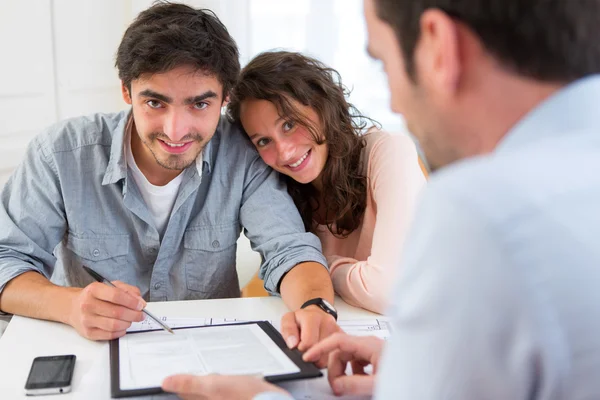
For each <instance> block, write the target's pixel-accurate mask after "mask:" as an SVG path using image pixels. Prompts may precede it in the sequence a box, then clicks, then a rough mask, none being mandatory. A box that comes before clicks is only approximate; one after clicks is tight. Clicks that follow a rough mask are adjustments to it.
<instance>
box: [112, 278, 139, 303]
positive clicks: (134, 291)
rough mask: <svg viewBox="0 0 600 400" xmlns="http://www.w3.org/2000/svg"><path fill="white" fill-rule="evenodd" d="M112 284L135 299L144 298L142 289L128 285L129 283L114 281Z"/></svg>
mask: <svg viewBox="0 0 600 400" xmlns="http://www.w3.org/2000/svg"><path fill="white" fill-rule="evenodd" d="M112 284H113V285H115V286H116V287H118V288H119V289H122V290H124V291H126V292H127V293H129V294H131V295H133V296H134V297H139V298H141V297H142V292H140V289H138V288H137V287H136V286H132V285H128V284H127V283H124V282H121V281H112ZM142 300H143V299H142Z"/></svg>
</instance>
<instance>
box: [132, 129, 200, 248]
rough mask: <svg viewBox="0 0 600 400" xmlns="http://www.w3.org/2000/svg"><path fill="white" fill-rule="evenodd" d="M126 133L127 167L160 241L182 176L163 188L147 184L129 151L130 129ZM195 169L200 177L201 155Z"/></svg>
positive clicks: (178, 176)
mask: <svg viewBox="0 0 600 400" xmlns="http://www.w3.org/2000/svg"><path fill="white" fill-rule="evenodd" d="M130 125H131V124H130ZM128 131H129V132H128V134H127V138H126V139H125V140H126V145H125V151H126V153H127V154H126V157H127V166H128V167H129V168H130V169H131V174H132V176H133V180H134V181H135V183H136V185H137V187H138V189H139V190H140V193H141V194H142V198H143V199H144V202H145V203H146V206H147V207H148V210H149V211H150V214H151V215H152V219H153V220H154V224H155V225H156V229H157V230H158V233H159V235H160V238H161V239H162V237H163V235H164V233H165V230H166V229H167V223H168V222H169V217H170V216H171V211H172V210H173V205H174V204H175V200H176V199H177V193H178V192H179V186H180V185H181V180H182V179H183V174H181V173H180V174H179V175H177V176H176V177H175V178H173V180H171V182H169V183H167V184H166V185H164V186H156V185H153V184H151V183H150V182H148V179H147V178H146V176H145V175H144V174H143V173H142V171H140V169H139V168H138V166H137V163H136V162H135V158H133V152H132V151H131V134H132V132H131V128H129V129H128ZM196 168H197V169H198V174H199V175H200V176H202V153H200V154H199V155H198V158H197V159H196Z"/></svg>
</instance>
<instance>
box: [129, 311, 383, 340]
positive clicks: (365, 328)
mask: <svg viewBox="0 0 600 400" xmlns="http://www.w3.org/2000/svg"><path fill="white" fill-rule="evenodd" d="M160 319H161V320H162V321H163V322H165V323H166V324H167V325H169V327H171V328H181V327H189V326H205V325H221V324H231V323H235V322H247V321H244V320H239V319H235V318H212V317H208V318H169V317H164V316H163V317H161V318H160ZM269 322H270V323H271V324H272V325H273V326H274V327H275V328H276V329H277V330H278V331H281V329H280V326H279V321H269ZM338 325H339V326H340V328H342V330H343V331H344V332H346V333H347V334H349V335H355V336H370V335H373V336H377V337H378V338H381V339H388V338H389V337H390V334H391V328H390V320H389V318H385V317H379V318H369V319H347V320H342V319H341V320H339V321H338ZM156 329H162V328H161V327H160V325H158V324H157V323H156V322H154V321H153V320H151V319H149V318H146V319H145V320H144V321H142V322H134V323H132V324H131V327H129V329H127V332H137V331H148V330H156Z"/></svg>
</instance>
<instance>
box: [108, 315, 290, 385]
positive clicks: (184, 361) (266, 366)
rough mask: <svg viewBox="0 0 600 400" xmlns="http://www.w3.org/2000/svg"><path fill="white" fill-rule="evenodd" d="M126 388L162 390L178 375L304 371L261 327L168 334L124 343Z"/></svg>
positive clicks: (139, 336) (129, 337)
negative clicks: (156, 388)
mask: <svg viewBox="0 0 600 400" xmlns="http://www.w3.org/2000/svg"><path fill="white" fill-rule="evenodd" d="M119 369H120V387H121V390H131V389H141V388H151V387H158V386H160V385H161V383H162V381H163V380H164V379H165V378H166V377H167V376H170V375H174V374H181V373H185V374H196V375H207V374H212V373H217V374H228V375H236V374H243V375H263V376H271V375H284V374H293V373H297V372H300V369H299V368H298V367H297V366H296V365H295V364H294V363H293V362H292V361H291V360H290V359H289V358H288V357H287V356H286V355H285V354H284V353H283V351H282V350H281V349H280V348H279V347H278V346H277V345H276V344H275V342H273V340H271V338H270V337H269V336H268V335H267V334H266V333H265V332H264V331H263V330H262V329H261V328H260V327H259V326H258V325H256V324H249V325H229V326H222V327H211V328H210V329H178V330H177V331H176V332H175V334H174V335H173V334H170V333H168V332H165V331H163V330H161V331H154V332H146V333H143V334H131V335H125V336H124V337H122V338H121V339H119Z"/></svg>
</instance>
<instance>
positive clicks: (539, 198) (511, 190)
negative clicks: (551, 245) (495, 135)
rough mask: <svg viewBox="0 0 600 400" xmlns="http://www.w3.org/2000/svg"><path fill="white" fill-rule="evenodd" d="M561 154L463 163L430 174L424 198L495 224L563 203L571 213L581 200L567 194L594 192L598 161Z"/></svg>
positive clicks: (538, 150) (529, 151)
mask: <svg viewBox="0 0 600 400" xmlns="http://www.w3.org/2000/svg"><path fill="white" fill-rule="evenodd" d="M565 142H568V141H565ZM565 145H566V144H565ZM562 149H563V146H557V145H555V144H553V145H551V146H550V145H549V146H544V145H541V144H540V145H536V146H531V147H529V148H522V149H518V150H516V151H512V152H493V153H491V154H488V155H484V156H478V157H472V158H469V159H465V160H462V161H459V162H456V163H454V164H452V165H450V166H448V167H445V168H443V169H442V170H440V171H438V172H436V173H434V174H432V176H431V179H430V181H429V184H428V190H427V192H429V196H435V197H439V198H446V199H449V200H450V201H453V202H454V203H456V204H457V205H458V206H459V207H464V208H465V209H468V210H472V211H474V212H479V213H480V214H481V216H488V217H489V218H490V220H498V221H502V220H506V219H508V218H511V217H512V216H515V215H517V214H523V213H525V212H527V213H528V214H531V213H539V212H542V210H549V209H556V210H559V209H560V210H562V207H563V205H564V204H566V202H570V203H572V205H573V207H576V206H577V205H576V203H577V202H580V201H581V196H579V197H578V196H572V195H570V193H580V194H583V193H588V195H590V196H591V195H595V193H597V192H598V190H597V188H598V187H600V177H599V176H596V175H595V174H593V173H592V172H591V171H597V170H598V169H599V168H600V158H598V157H596V156H595V155H594V154H588V153H589V152H586V151H585V150H583V149H581V151H579V150H577V149H575V148H572V149H571V150H572V151H569V152H565V151H563V150H562ZM584 165H587V166H588V167H586V168H583V167H582V166H584ZM588 195H586V196H585V197H588V198H589V196H588ZM598 200H599V201H600V199H598ZM559 202H560V203H561V205H559V204H558V203H559ZM542 205H543V206H544V207H543V208H542V207H541V206H542Z"/></svg>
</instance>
